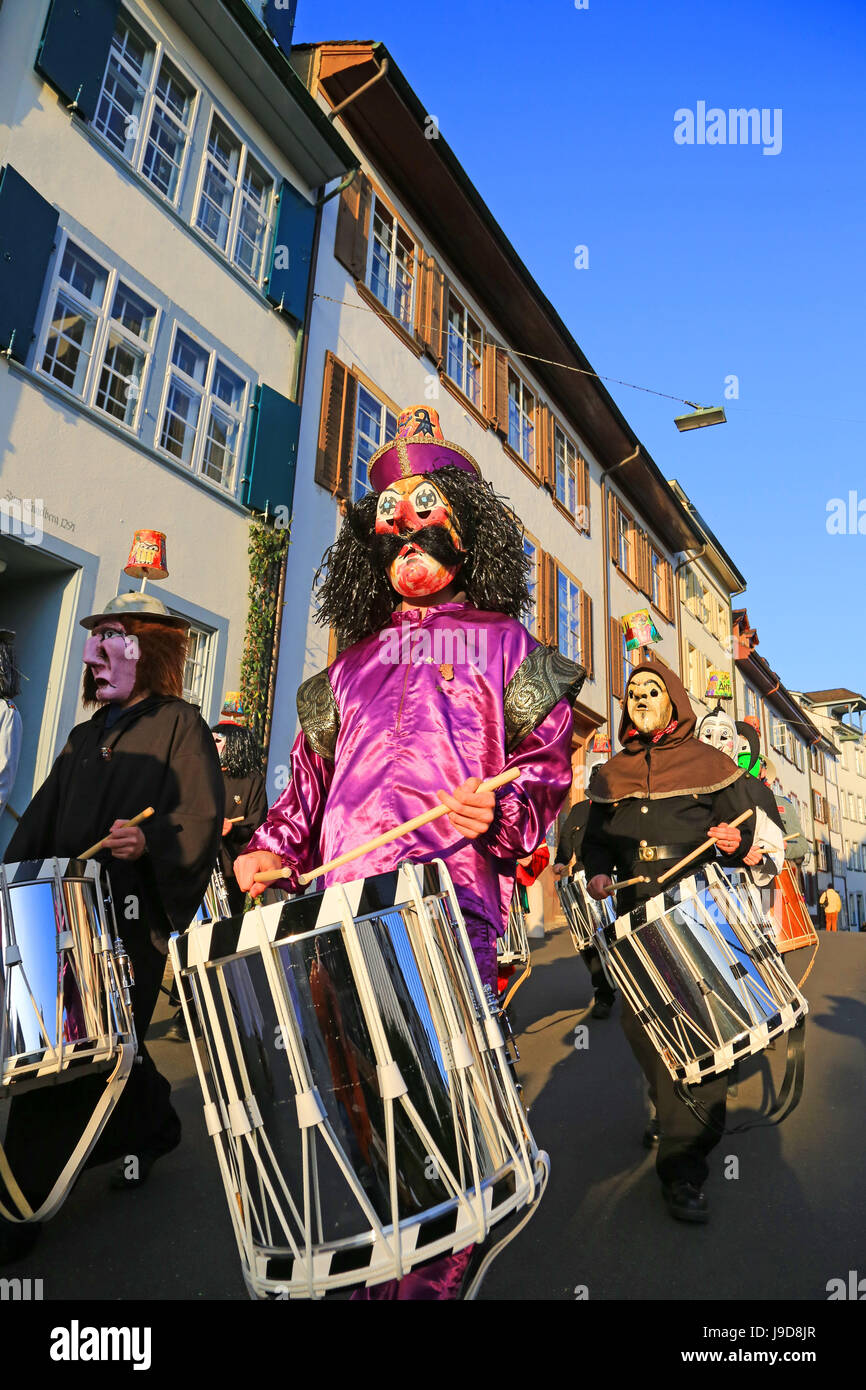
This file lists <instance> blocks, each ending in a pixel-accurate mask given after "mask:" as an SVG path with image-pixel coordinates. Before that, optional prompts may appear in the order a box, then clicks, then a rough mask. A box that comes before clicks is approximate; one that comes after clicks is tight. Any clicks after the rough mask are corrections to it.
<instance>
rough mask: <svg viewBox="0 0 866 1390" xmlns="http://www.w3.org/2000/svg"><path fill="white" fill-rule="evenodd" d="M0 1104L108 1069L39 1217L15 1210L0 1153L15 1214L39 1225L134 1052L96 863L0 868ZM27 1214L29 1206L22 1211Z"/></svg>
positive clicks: (98, 1126)
mask: <svg viewBox="0 0 866 1390" xmlns="http://www.w3.org/2000/svg"><path fill="white" fill-rule="evenodd" d="M0 936H2V941H0V946H2V949H0V1099H7V1098H9V1097H11V1096H14V1095H18V1094H20V1093H21V1092H23V1091H26V1090H30V1089H35V1088H37V1087H42V1086H46V1085H51V1084H54V1083H56V1082H59V1081H66V1080H69V1079H72V1078H74V1077H79V1076H81V1075H83V1074H85V1073H86V1074H90V1075H93V1074H94V1073H95V1072H101V1071H106V1072H111V1075H110V1076H109V1077H108V1078H107V1080H106V1085H105V1089H104V1091H102V1093H101V1097H100V1101H99V1104H98V1105H97V1108H96V1110H95V1112H94V1114H93V1117H92V1119H91V1121H90V1124H89V1125H87V1126H86V1128H85V1131H84V1134H83V1135H82V1137H81V1140H80V1142H79V1143H78V1145H77V1147H76V1148H75V1150H74V1153H73V1154H72V1157H71V1158H70V1160H69V1163H68V1164H67V1165H66V1167H65V1168H64V1170H63V1172H62V1173H61V1175H60V1178H58V1181H57V1183H56V1184H55V1187H54V1189H53V1190H52V1193H51V1194H50V1196H49V1198H48V1199H47V1200H46V1202H45V1203H43V1205H42V1207H40V1209H39V1211H38V1212H36V1213H34V1212H31V1211H30V1208H29V1206H27V1205H26V1203H25V1204H24V1205H22V1202H21V1201H20V1200H19V1197H18V1194H19V1192H20V1189H18V1187H17V1184H16V1182H15V1179H14V1176H13V1175H12V1174H11V1172H10V1171H9V1165H8V1163H7V1161H6V1158H5V1155H4V1154H3V1152H2V1148H0V1175H2V1177H3V1179H4V1182H5V1184H6V1187H7V1190H8V1191H9V1195H10V1197H11V1198H12V1200H13V1202H15V1203H16V1204H17V1206H18V1208H19V1213H12V1214H10V1213H9V1212H8V1211H7V1210H6V1209H5V1207H2V1206H0V1216H3V1217H5V1218H7V1219H9V1220H16V1219H18V1214H20V1215H21V1216H26V1217H27V1218H28V1219H36V1218H37V1217H38V1218H39V1219H43V1218H44V1217H46V1216H48V1215H52V1214H53V1213H54V1212H55V1211H56V1210H57V1208H58V1207H59V1206H60V1205H61V1203H62V1201H63V1200H64V1198H65V1196H66V1193H67V1192H68V1191H69V1188H70V1187H71V1185H72V1182H73V1180H74V1178H75V1177H76V1175H77V1173H78V1171H79V1169H80V1168H81V1166H82V1165H83V1163H84V1162H85V1160H86V1158H87V1155H88V1154H89V1152H90V1150H91V1149H92V1147H93V1145H94V1144H95V1143H96V1140H97V1139H98V1138H99V1135H100V1133H101V1132H102V1129H103V1128H104V1126H105V1123H106V1122H107V1120H108V1118H109V1116H110V1114H111V1111H112V1110H113V1108H114V1105H115V1104H116V1101H117V1099H118V1097H119V1095H120V1091H121V1090H122V1088H123V1085H124V1084H125V1082H126V1078H127V1076H128V1075H129V1072H130V1069H131V1067H132V1062H133V1058H134V1057H135V1052H136V1037H135V1027H134V1024H133V1021H132V1010H131V1008H130V985H131V979H130V972H129V964H128V959H127V956H126V952H125V951H124V949H123V946H122V943H121V942H120V941H119V940H115V925H114V914H113V911H112V908H111V903H110V900H109V899H108V898H107V897H105V896H104V895H103V892H102V885H101V878H100V869H99V865H98V864H97V863H96V861H95V860H88V861H84V860H75V859H70V860H63V859H40V860H34V861H29V862H24V863H20V864H6V865H0ZM25 1208H26V1209H25Z"/></svg>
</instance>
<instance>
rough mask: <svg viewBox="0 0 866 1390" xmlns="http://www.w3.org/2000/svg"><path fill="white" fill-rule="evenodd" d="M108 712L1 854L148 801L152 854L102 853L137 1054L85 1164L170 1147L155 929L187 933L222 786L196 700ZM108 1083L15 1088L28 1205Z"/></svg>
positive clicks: (74, 842) (15, 1163)
mask: <svg viewBox="0 0 866 1390" xmlns="http://www.w3.org/2000/svg"><path fill="white" fill-rule="evenodd" d="M106 715H107V710H106V709H100V710H98V711H97V713H96V714H95V715H94V716H93V718H92V719H89V720H87V721H86V722H85V723H83V724H78V725H76V727H75V728H74V729H73V730H72V733H71V734H70V735H69V739H68V741H67V743H66V745H65V747H64V748H63V750H62V752H61V753H60V755H59V757H58V759H57V761H56V762H55V764H54V766H53V768H52V769H51V772H50V773H49V775H48V777H47V778H46V780H45V782H44V783H43V784H42V786H41V787H40V789H39V791H38V792H37V793H36V795H35V797H34V798H33V800H32V801H31V803H30V805H29V806H28V808H27V810H26V811H25V813H24V815H23V816H22V817H21V822H20V824H19V826H18V828H17V830H16V831H15V834H14V835H13V837H12V839H11V840H10V842H9V846H8V848H7V850H6V854H5V856H4V857H5V861H6V863H20V862H21V861H22V860H25V859H42V858H47V857H52V856H55V855H56V856H58V857H59V858H65V857H66V856H67V855H69V856H73V857H74V856H75V855H78V854H81V853H82V852H83V851H84V850H86V849H88V848H89V847H90V846H91V845H93V844H95V843H96V841H97V840H100V839H102V838H103V836H104V835H106V834H107V833H108V831H109V830H110V828H111V825H112V823H113V822H114V821H115V820H120V819H123V820H129V819H131V818H132V817H133V816H135V815H137V814H138V812H139V811H143V810H144V809H145V808H146V807H148V806H152V807H153V808H154V812H155V814H154V815H153V816H151V817H150V819H149V820H146V821H144V822H143V823H142V826H141V829H142V831H143V833H144V837H145V841H146V843H147V852H146V853H145V854H143V855H142V856H141V858H140V859H137V860H134V861H130V862H127V861H123V860H120V859H114V858H113V857H112V856H111V855H110V854H105V853H104V852H103V853H101V854H100V855H99V856H98V858H99V860H100V862H101V863H102V864H103V865H104V866H105V868H106V869H107V870H108V874H109V878H110V882H111V891H112V897H113V900H114V909H115V916H116V918H117V927H118V931H119V933H120V935H121V936H122V938H123V941H124V943H125V945H126V948H127V950H128V952H129V956H130V960H131V961H132V967H133V971H134V974H135V984H134V986H133V990H132V1012H133V1016H134V1019H135V1027H136V1033H137V1035H138V1043H139V1053H140V1061H139V1062H138V1063H137V1064H136V1065H135V1066H133V1068H132V1072H131V1074H130V1077H129V1079H128V1081H127V1083H126V1086H125V1088H124V1090H123V1092H122V1093H121V1096H120V1099H119V1100H118V1102H117V1105H116V1107H115V1110H114V1111H113V1113H112V1116H111V1119H110V1120H109V1122H108V1124H107V1125H106V1128H105V1130H104V1132H103V1134H102V1136H101V1138H100V1140H99V1142H98V1144H97V1145H96V1147H95V1149H94V1150H93V1152H92V1154H91V1156H90V1159H89V1161H88V1166H89V1165H90V1164H95V1163H103V1162H107V1161H108V1160H110V1159H114V1158H118V1157H121V1156H123V1155H126V1154H133V1153H141V1152H143V1151H146V1150H148V1149H150V1150H151V1151H157V1152H167V1151H168V1150H169V1149H171V1148H173V1147H174V1145H175V1144H176V1143H177V1142H178V1140H179V1138H180V1121H179V1120H178V1118H177V1115H176V1114H175V1112H174V1110H173V1108H172V1106H171V1103H170V1100H169V1095H170V1087H169V1084H168V1082H167V1081H166V1080H165V1079H164V1077H162V1076H160V1074H159V1072H158V1071H157V1070H156V1068H155V1066H154V1064H153V1061H152V1060H151V1058H150V1056H149V1054H148V1052H147V1050H146V1048H145V1047H144V1045H143V1043H144V1036H145V1033H146V1032H147V1029H148V1026H149V1024H150V1020H151V1017H152V1015H153V1011H154V1008H155V1007H156V1001H157V999H158V997H159V986H160V982H161V980H162V975H163V971H164V969H165V957H164V955H162V954H161V953H160V952H159V951H158V950H156V948H155V947H154V946H153V944H152V942H151V938H150V933H151V930H153V931H155V932H156V933H157V935H159V936H161V937H167V936H168V935H169V933H170V932H171V931H173V930H177V931H185V930H186V928H187V927H188V926H189V924H190V922H191V920H192V918H193V916H194V915H195V912H196V909H197V908H198V906H199V904H200V903H201V900H202V898H203V896H204V892H205V888H206V887H207V884H208V880H209V878H210V875H211V872H212V870H213V867H214V864H215V863H216V859H217V851H218V848H219V842H220V831H221V830H222V814H221V812H222V806H223V795H224V794H223V786H222V773H221V772H220V766H219V758H218V756H217V752H216V748H215V746H214V741H213V736H212V734H211V733H210V730H209V729H208V727H207V725H206V724H205V722H204V720H203V719H202V718H201V716H200V714H199V712H198V710H196V709H194V708H193V706H192V705H189V704H187V703H186V702H185V701H184V700H177V699H173V698H170V697H163V696H159V697H157V696H154V697H152V698H150V699H147V700H142V701H140V702H139V703H138V704H136V705H133V706H131V707H130V709H128V710H124V712H123V713H122V714H121V716H120V718H119V719H118V720H117V721H116V723H114V724H113V725H112V726H111V728H110V729H108V730H106V728H105V720H106ZM102 750H105V752H107V753H110V756H108V757H106V756H104V754H103V751H102ZM104 1085H105V1076H104V1073H101V1072H95V1073H94V1074H87V1075H82V1076H81V1077H80V1078H77V1079H75V1080H65V1081H64V1082H62V1083H61V1084H58V1085H51V1086H46V1087H42V1088H39V1089H34V1090H31V1091H25V1092H24V1093H23V1094H22V1095H16V1096H14V1097H13V1099H12V1103H11V1105H10V1107H9V1123H8V1126H7V1131H6V1140H5V1149H6V1156H7V1158H8V1159H9V1162H10V1164H11V1166H12V1171H13V1172H14V1173H15V1175H16V1177H17V1178H18V1181H19V1183H20V1185H21V1187H22V1189H23V1190H24V1193H25V1195H26V1196H27V1198H28V1200H29V1201H30V1203H31V1205H33V1206H34V1207H35V1206H37V1205H38V1204H39V1203H40V1202H41V1201H42V1199H43V1198H44V1196H45V1195H46V1194H47V1193H48V1191H49V1189H50V1188H51V1186H52V1184H53V1182H54V1179H55V1178H56V1176H57V1174H58V1173H59V1172H60V1170H61V1169H62V1168H63V1166H64V1164H65V1162H66V1160H67V1159H68V1157H69V1155H70V1154H71V1152H72V1149H73V1148H74V1146H75V1143H76V1142H77V1140H78V1137H79V1135H80V1134H81V1133H82V1131H83V1129H84V1127H85V1125H86V1123H87V1121H88V1119H89V1117H90V1115H91V1114H92V1112H93V1109H94V1107H95V1105H96V1103H97V1101H98V1099H99V1097H100V1095H101V1093H102V1089H103V1088H104ZM2 1196H3V1192H2V1184H0V1197H2Z"/></svg>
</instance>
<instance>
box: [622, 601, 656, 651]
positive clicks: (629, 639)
mask: <svg viewBox="0 0 866 1390" xmlns="http://www.w3.org/2000/svg"><path fill="white" fill-rule="evenodd" d="M620 621H621V623H622V630H623V632H624V633H625V645H626V650H627V651H630V652H633V651H634V650H635V649H636V648H640V647H650V646H652V644H653V643H654V642H660V641H661V640H662V639H661V633H660V632H659V630H658V628H657V627H656V625H655V623H654V622H653V620H652V618H651V617H650V611H649V609H648V608H639V609H638V610H637V612H636V613H626V614H625V616H624V617H623V618H621V619H620Z"/></svg>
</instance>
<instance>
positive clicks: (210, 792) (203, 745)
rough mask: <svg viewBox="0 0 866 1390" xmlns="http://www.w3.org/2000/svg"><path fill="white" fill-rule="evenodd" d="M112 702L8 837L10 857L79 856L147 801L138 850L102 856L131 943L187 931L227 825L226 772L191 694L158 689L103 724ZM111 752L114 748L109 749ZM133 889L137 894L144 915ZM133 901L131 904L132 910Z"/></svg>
mask: <svg viewBox="0 0 866 1390" xmlns="http://www.w3.org/2000/svg"><path fill="white" fill-rule="evenodd" d="M107 712H108V711H107V709H106V708H102V709H99V710H97V712H96V714H94V715H93V717H92V718H91V719H88V720H86V721H85V723H83V724H77V725H76V727H75V728H74V729H73V730H72V733H71V734H70V735H69V738H68V740H67V742H66V745H65V747H64V748H63V749H62V751H61V753H60V755H59V757H58V758H57V761H56V762H55V764H54V766H53V767H52V769H51V771H50V773H49V774H48V777H47V778H46V779H45V781H44V782H43V784H42V786H41V787H40V788H39V791H38V792H37V793H36V795H35V796H34V798H33V800H32V801H31V803H30V805H29V806H28V807H27V810H26V811H25V812H24V815H23V816H22V817H21V822H20V824H19V825H18V828H17V829H16V831H15V834H14V835H13V836H12V839H11V840H10V841H9V845H8V847H7V849H6V853H5V855H4V859H5V862H6V863H7V864H12V863H19V862H20V861H22V860H25V859H42V858H46V857H48V856H53V855H57V856H58V857H61V858H62V857H65V856H67V855H70V856H72V857H74V856H75V855H77V854H81V853H82V852H83V851H84V850H85V849H88V848H89V847H90V846H91V845H92V844H95V843H96V841H97V840H101V839H102V838H103V836H105V835H107V834H108V831H109V830H110V829H111V826H112V823H113V822H114V821H115V820H130V819H131V818H132V817H133V816H135V815H137V814H138V813H139V811H143V810H145V809H146V807H148V806H152V807H153V809H154V812H155V814H154V815H153V816H151V818H150V819H149V820H146V821H144V822H143V823H142V825H141V829H142V831H143V833H144V838H145V841H146V843H147V852H146V854H144V855H142V857H141V858H140V859H137V860H134V861H124V860H120V859H114V858H113V857H112V856H111V855H110V854H107V853H105V852H104V851H103V852H102V853H101V854H99V855H98V856H97V858H98V859H99V862H100V863H101V864H103V865H104V866H105V867H106V868H107V869H108V872H109V876H110V880H111V888H112V896H113V898H114V905H115V913H116V916H117V925H118V929H119V931H120V934H121V936H122V937H123V939H124V941H125V942H126V945H127V947H129V948H132V946H133V944H134V943H135V942H137V941H138V940H142V941H143V940H144V939H147V940H149V939H150V929H151V928H153V930H155V931H156V932H157V934H158V935H160V936H162V937H164V938H168V936H169V935H170V934H171V932H172V931H185V930H186V928H187V927H188V926H189V924H190V922H191V921H192V919H193V917H194V916H195V913H196V910H197V908H198V906H199V904H200V903H201V900H202V898H203V897H204V891H205V888H206V887H207V884H208V879H209V878H210V874H211V871H212V869H213V866H214V864H215V862H216V857H217V850H218V848H219V843H220V831H221V829H222V817H221V810H222V804H223V787H222V774H221V772H220V766H219V758H218V757H217V752H216V748H215V746H214V741H213V736H212V734H211V733H210V731H209V729H208V727H207V725H206V724H205V722H204V720H203V719H202V717H201V715H200V714H199V712H198V710H197V709H194V708H193V706H192V705H188V704H187V703H186V701H185V700H176V699H172V698H171V697H168V696H152V697H151V698H149V699H147V700H141V701H140V702H139V703H138V704H135V705H132V706H131V707H130V708H129V709H127V710H124V711H123V713H122V714H121V716H120V718H119V719H118V720H117V722H116V723H114V724H113V725H112V726H111V728H110V729H108V730H106V729H105V720H106V715H107ZM106 754H107V755H108V756H106ZM130 898H135V899H137V904H136V905H137V909H138V919H136V918H135V916H134V915H133V907H132V905H131V904H130V903H129V899H130ZM127 909H128V911H127Z"/></svg>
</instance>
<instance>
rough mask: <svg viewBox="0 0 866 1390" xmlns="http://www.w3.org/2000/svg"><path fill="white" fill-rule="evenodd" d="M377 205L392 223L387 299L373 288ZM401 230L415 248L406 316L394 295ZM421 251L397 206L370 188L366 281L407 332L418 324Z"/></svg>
mask: <svg viewBox="0 0 866 1390" xmlns="http://www.w3.org/2000/svg"><path fill="white" fill-rule="evenodd" d="M377 206H378V207H380V208H381V209H382V210H383V211H384V213H385V214H386V215H387V217H388V220H389V221H390V222H391V224H392V237H391V245H390V247H389V250H388V255H389V262H388V290H387V298H386V299H385V300H383V299H382V298H380V296H379V295H378V294H377V293H376V290H375V289H374V288H373V253H374V250H375V247H376V240H377V239H376V230H375V226H376V208H377ZM382 220H384V219H382ZM398 231H401V232H402V233H403V235H404V237H405V238H406V240H407V241H408V242H409V244H410V245H411V247H412V271H411V277H410V278H411V291H410V294H409V304H408V307H407V314H406V317H405V318H402V317H401V316H400V314H397V313H395V311H394V310H395V306H396V301H395V295H396V279H397V265H398V259H397V256H396V254H395V242H396V239H397V233H398ZM418 250H419V247H418V242H417V240H416V238H415V236H414V234H413V233H412V232H411V231H410V230H409V228H408V227H407V226H406V223H405V222H404V221H403V219H402V217H400V216H399V215H398V213H397V212H396V211H395V209H394V208H392V207H391V206H390V204H389V203H388V202H386V200H385V199H384V198H383V197H382V195H381V194H380V193H379V192H378V191H377V190H376V189H375V188H372V189H371V191H370V233H369V236H368V237H367V263H366V266H365V269H364V280H363V284H364V285H365V286H366V288H367V289H368V290H369V291H370V294H371V295H372V296H373V298H374V299H375V301H376V303H377V304H379V305H380V306H381V307H382V308H383V309H384V311H385V313H386V314H390V315H391V318H392V319H393V320H394V322H395V323H397V324H399V325H400V327H401V328H402V329H403V330H404V332H406V333H410V334H411V333H412V331H413V327H414V324H415V308H416V305H417V302H418V273H419V269H420V257H419V254H418Z"/></svg>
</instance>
